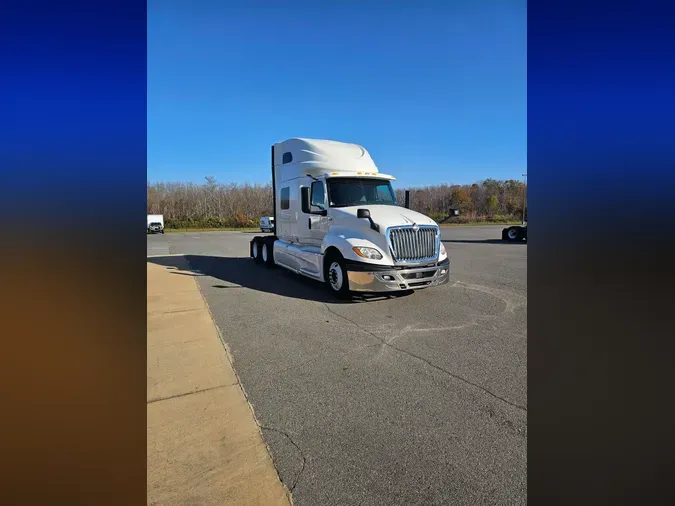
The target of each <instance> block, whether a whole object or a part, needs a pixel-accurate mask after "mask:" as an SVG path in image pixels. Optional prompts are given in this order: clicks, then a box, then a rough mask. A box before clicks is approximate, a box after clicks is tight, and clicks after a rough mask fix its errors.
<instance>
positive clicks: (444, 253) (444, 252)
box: [438, 243, 448, 257]
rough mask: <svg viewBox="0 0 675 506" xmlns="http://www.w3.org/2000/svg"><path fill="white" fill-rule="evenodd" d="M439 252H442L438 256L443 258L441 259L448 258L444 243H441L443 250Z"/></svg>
mask: <svg viewBox="0 0 675 506" xmlns="http://www.w3.org/2000/svg"><path fill="white" fill-rule="evenodd" d="M439 252H440V254H439V255H438V256H441V257H444V256H448V254H447V252H446V251H445V246H444V245H443V243H441V248H440V250H439Z"/></svg>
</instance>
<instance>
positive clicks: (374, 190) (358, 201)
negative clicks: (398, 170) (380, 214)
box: [327, 177, 396, 207]
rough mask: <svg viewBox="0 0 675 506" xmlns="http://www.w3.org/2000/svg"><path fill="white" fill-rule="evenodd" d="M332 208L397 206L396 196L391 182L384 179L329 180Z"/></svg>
mask: <svg viewBox="0 0 675 506" xmlns="http://www.w3.org/2000/svg"><path fill="white" fill-rule="evenodd" d="M327 182H328V200H329V205H330V207H349V206H363V205H385V206H386V205H390V206H395V205H396V194H395V193H394V189H393V188H392V187H391V183H390V182H389V181H385V180H382V179H363V178H357V177H354V178H351V177H350V178H346V177H344V178H343V177H341V178H335V179H328V181H327Z"/></svg>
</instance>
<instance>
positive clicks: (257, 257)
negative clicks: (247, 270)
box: [251, 237, 262, 264]
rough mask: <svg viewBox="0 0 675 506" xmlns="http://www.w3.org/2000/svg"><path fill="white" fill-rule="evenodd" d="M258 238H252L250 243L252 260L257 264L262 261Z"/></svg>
mask: <svg viewBox="0 0 675 506" xmlns="http://www.w3.org/2000/svg"><path fill="white" fill-rule="evenodd" d="M260 243H261V241H260V239H258V238H257V237H256V238H255V239H253V242H252V243H251V257H253V261H254V262H255V263H257V264H261V263H262V255H261V254H260V253H261V252H260Z"/></svg>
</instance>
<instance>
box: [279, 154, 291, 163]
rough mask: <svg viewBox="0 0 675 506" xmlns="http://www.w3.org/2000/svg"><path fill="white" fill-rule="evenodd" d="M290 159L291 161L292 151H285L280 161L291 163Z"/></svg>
mask: <svg viewBox="0 0 675 506" xmlns="http://www.w3.org/2000/svg"><path fill="white" fill-rule="evenodd" d="M292 161H293V153H291V152H290V151H286V152H285V153H284V156H283V158H282V160H281V163H291V162H292Z"/></svg>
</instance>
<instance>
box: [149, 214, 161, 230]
mask: <svg viewBox="0 0 675 506" xmlns="http://www.w3.org/2000/svg"><path fill="white" fill-rule="evenodd" d="M147 233H148V234H157V233H159V234H163V233H164V215H163V214H148V229H147Z"/></svg>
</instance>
